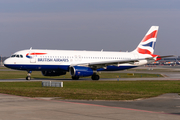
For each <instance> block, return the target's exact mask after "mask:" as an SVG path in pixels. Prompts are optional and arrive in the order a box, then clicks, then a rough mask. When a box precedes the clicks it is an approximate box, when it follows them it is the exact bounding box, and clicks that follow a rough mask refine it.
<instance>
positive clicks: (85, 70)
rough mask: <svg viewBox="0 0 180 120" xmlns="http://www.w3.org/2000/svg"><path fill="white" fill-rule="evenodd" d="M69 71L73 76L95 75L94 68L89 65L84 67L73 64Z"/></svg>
mask: <svg viewBox="0 0 180 120" xmlns="http://www.w3.org/2000/svg"><path fill="white" fill-rule="evenodd" d="M69 72H70V74H71V76H81V77H86V76H91V75H93V70H92V69H91V68H89V67H83V66H72V67H70V68H69Z"/></svg>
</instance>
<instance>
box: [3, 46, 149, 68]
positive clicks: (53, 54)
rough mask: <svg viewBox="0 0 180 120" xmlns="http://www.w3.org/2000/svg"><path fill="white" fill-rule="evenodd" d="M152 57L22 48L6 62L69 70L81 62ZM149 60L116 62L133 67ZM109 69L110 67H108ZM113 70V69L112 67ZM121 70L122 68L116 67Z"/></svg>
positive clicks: (126, 53) (15, 66)
mask: <svg viewBox="0 0 180 120" xmlns="http://www.w3.org/2000/svg"><path fill="white" fill-rule="evenodd" d="M144 57H151V56H150V55H140V54H136V53H132V52H104V51H72V50H40V49H33V50H31V51H30V50H22V51H18V52H16V53H14V54H13V55H12V57H10V58H8V59H7V60H6V61H5V62H4V64H5V66H7V67H10V68H13V69H21V70H40V71H41V70H50V69H52V70H53V69H62V70H65V71H68V67H69V66H72V65H79V64H84V65H85V64H89V63H96V62H97V63H98V62H107V63H108V62H110V61H121V60H122V61H123V60H131V59H139V58H144ZM146 63H147V60H139V61H138V62H133V63H124V64H115V66H116V67H121V66H122V67H123V66H124V67H125V68H128V67H129V68H132V67H136V66H139V65H144V64H146ZM30 65H31V66H30ZM122 69H123V68H122ZM106 70H108V69H106ZM110 70H113V69H110ZM114 70H120V69H114Z"/></svg>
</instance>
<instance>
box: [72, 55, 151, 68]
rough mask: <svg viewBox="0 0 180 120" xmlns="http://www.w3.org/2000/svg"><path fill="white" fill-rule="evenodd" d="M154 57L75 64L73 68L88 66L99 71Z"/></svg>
mask: <svg viewBox="0 0 180 120" xmlns="http://www.w3.org/2000/svg"><path fill="white" fill-rule="evenodd" d="M153 58H154V57H150V58H140V59H129V60H111V61H100V62H91V63H81V64H74V65H71V66H86V67H90V68H92V69H94V70H96V69H98V68H103V67H107V66H109V65H114V66H117V65H118V64H125V63H130V64H134V63H135V62H139V61H140V60H147V59H149V60H150V59H151V60H154V59H153Z"/></svg>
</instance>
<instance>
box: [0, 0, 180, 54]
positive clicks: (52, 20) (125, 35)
mask: <svg viewBox="0 0 180 120" xmlns="http://www.w3.org/2000/svg"><path fill="white" fill-rule="evenodd" d="M179 5H180V0H0V41H1V42H0V55H2V56H10V55H11V54H12V53H14V52H16V51H19V50H23V49H29V48H30V47H32V48H34V49H59V50H69V49H70V50H96V51H100V50H101V49H104V51H132V50H134V49H135V48H136V47H137V45H138V44H139V42H140V41H141V40H142V38H143V37H144V35H145V34H146V32H147V31H148V30H149V28H150V27H151V26H152V25H158V26H159V27H160V28H159V32H158V36H157V43H156V48H155V54H159V55H172V54H173V55H180V53H179V52H180V51H179V50H180V47H179V46H180V40H179V35H180V7H179Z"/></svg>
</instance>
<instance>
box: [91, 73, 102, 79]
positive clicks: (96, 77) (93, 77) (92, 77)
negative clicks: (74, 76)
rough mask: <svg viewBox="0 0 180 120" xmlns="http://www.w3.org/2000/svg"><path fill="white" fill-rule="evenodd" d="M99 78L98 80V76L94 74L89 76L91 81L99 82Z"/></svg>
mask: <svg viewBox="0 0 180 120" xmlns="http://www.w3.org/2000/svg"><path fill="white" fill-rule="evenodd" d="M99 78H100V77H99V75H96V74H95V75H92V76H91V79H92V80H99Z"/></svg>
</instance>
